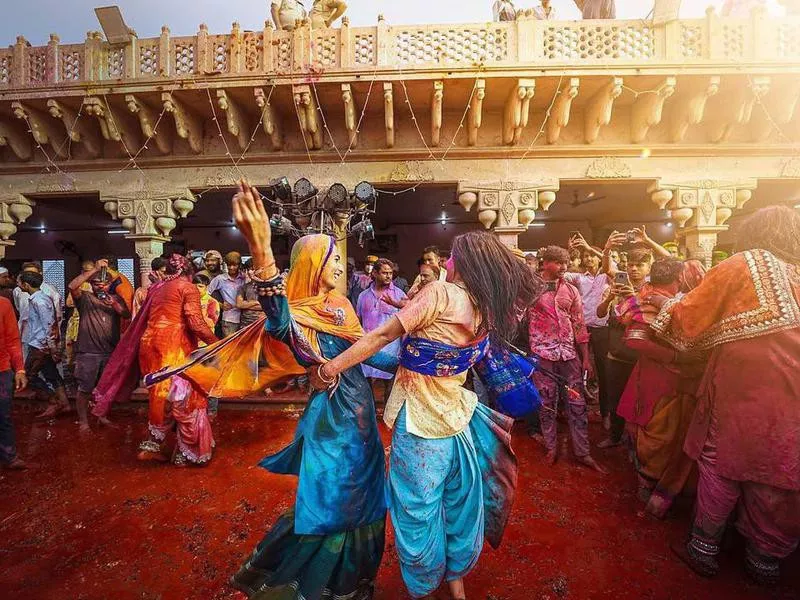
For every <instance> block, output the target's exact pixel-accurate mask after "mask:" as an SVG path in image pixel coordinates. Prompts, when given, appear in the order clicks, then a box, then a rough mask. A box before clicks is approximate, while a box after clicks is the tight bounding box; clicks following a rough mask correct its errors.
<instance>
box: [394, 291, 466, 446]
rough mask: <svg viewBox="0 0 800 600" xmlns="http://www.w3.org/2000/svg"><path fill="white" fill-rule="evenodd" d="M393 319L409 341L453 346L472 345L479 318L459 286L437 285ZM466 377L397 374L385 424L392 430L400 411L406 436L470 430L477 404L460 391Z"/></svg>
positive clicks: (439, 435)
mask: <svg viewBox="0 0 800 600" xmlns="http://www.w3.org/2000/svg"><path fill="white" fill-rule="evenodd" d="M396 316H397V318H398V319H399V320H400V323H401V324H402V326H403V329H404V330H405V331H406V333H407V334H408V335H409V337H421V338H425V339H428V340H432V341H437V342H442V343H444V344H448V345H451V346H466V345H468V344H471V343H473V342H474V341H475V336H476V332H477V329H478V326H479V324H480V315H479V313H478V311H477V310H476V308H475V305H474V304H473V303H472V300H470V297H469V294H467V291H466V290H465V289H464V288H463V287H462V286H460V285H458V284H453V283H446V282H439V281H435V282H433V283H430V284H428V285H426V286H425V287H424V288H422V291H420V293H419V294H417V296H416V297H415V298H414V299H413V300H411V301H410V302H409V303H408V304H407V305H406V306H405V308H403V309H402V310H401V311H400V312H399V313H397V315H396ZM466 379H467V373H466V372H464V373H461V374H459V375H455V376H452V377H434V376H431V375H422V374H420V373H415V372H413V371H409V370H408V369H405V368H403V367H402V366H401V367H400V368H399V369H398V370H397V377H396V379H395V384H394V387H393V388H392V393H391V394H390V395H389V399H388V401H387V402H386V409H385V410H384V413H383V420H384V422H385V423H386V425H388V426H389V427H392V426H394V422H395V420H396V419H397V415H398V414H399V412H400V409H401V408H403V405H405V407H406V428H407V430H408V432H409V433H412V434H414V435H416V436H419V437H422V438H428V439H436V438H445V437H450V436H453V435H456V434H457V433H460V432H461V431H463V430H464V429H466V427H467V425H469V421H470V419H471V418H472V413H473V412H474V411H475V407H476V406H477V404H478V397H477V396H476V395H475V393H474V392H471V391H469V390H466V389H464V387H463V386H464V382H465V381H466Z"/></svg>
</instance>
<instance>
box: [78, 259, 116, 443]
mask: <svg viewBox="0 0 800 600" xmlns="http://www.w3.org/2000/svg"><path fill="white" fill-rule="evenodd" d="M87 283H88V284H89V285H90V289H89V290H88V291H87V290H85V289H84V286H85V284H87ZM110 284H111V281H110V277H109V276H108V261H107V260H105V259H101V260H98V261H97V262H96V263H92V266H91V269H88V270H87V271H84V272H82V273H81V274H80V275H78V276H77V277H76V278H75V279H73V280H72V281H70V282H69V286H68V288H69V293H70V297H71V298H72V301H73V302H74V303H75V309H76V310H77V311H78V314H79V319H78V335H77V339H76V346H77V351H76V353H75V381H76V382H77V384H78V393H77V396H76V398H75V407H76V409H77V411H78V422H79V424H80V429H81V431H89V419H88V411H89V401H90V400H91V399H92V392H93V391H94V388H95V386H96V385H97V382H98V381H100V376H101V375H102V374H103V370H104V369H105V367H106V365H107V364H108V359H109V358H110V357H111V354H112V353H113V352H114V348H116V346H117V344H118V343H119V335H120V334H119V331H120V319H123V318H124V319H127V318H129V317H130V312H129V311H128V307H127V306H126V305H125V302H124V301H123V300H122V298H120V297H119V296H118V295H117V294H115V293H113V292H110V291H109V286H110Z"/></svg>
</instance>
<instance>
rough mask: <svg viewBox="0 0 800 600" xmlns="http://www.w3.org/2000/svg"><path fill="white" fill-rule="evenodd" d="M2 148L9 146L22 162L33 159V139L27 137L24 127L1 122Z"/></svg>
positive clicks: (9, 122) (0, 140)
mask: <svg viewBox="0 0 800 600" xmlns="http://www.w3.org/2000/svg"><path fill="white" fill-rule="evenodd" d="M0 146H8V147H9V148H11V151H12V152H13V153H14V155H15V156H16V157H17V158H19V159H20V160H30V159H31V158H33V146H32V145H31V139H30V137H28V136H27V135H25V131H24V130H23V128H22V126H20V125H18V124H17V123H12V122H11V121H3V120H0Z"/></svg>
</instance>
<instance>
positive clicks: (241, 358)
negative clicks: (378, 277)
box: [145, 234, 364, 398]
mask: <svg viewBox="0 0 800 600" xmlns="http://www.w3.org/2000/svg"><path fill="white" fill-rule="evenodd" d="M335 251H336V243H335V241H334V240H333V238H332V237H330V236H327V235H322V234H317V235H308V236H305V237H302V238H300V239H299V240H298V241H297V242H296V243H295V245H294V247H293V248H292V256H291V270H290V271H289V276H288V278H287V281H286V296H287V298H288V300H289V311H290V313H291V316H292V322H291V324H290V332H289V340H290V342H289V343H290V344H291V345H292V348H290V347H289V346H288V345H287V344H286V343H284V342H282V341H279V340H277V339H276V338H274V337H272V336H271V335H270V334H269V333H267V332H266V331H265V329H264V322H265V321H266V317H262V318H260V319H259V320H258V321H256V322H255V323H253V324H251V325H249V326H248V327H245V328H244V329H241V330H239V331H237V332H236V333H235V334H233V335H232V336H230V337H228V338H226V339H224V340H220V341H219V342H217V343H215V344H212V345H210V346H207V347H205V348H201V349H199V350H196V351H195V352H193V353H192V355H191V360H190V361H189V362H188V363H186V364H184V365H181V366H178V367H175V368H168V369H164V370H162V371H159V372H158V373H153V374H151V375H148V377H147V378H146V380H145V381H146V383H147V385H152V384H154V383H157V382H158V381H161V380H163V379H166V378H167V377H173V376H175V375H180V376H181V377H183V378H185V379H187V380H188V381H190V382H191V383H192V384H193V385H194V386H195V387H196V388H198V389H200V390H201V391H202V392H203V393H205V394H207V395H209V396H212V397H215V398H241V397H243V396H247V395H249V394H253V393H258V392H260V391H262V390H263V389H264V388H266V387H269V386H271V385H274V384H275V383H278V382H280V381H282V380H285V379H287V378H290V377H293V376H297V375H303V374H305V372H306V369H305V367H303V366H302V365H300V363H298V362H297V360H296V358H295V355H294V352H293V349H294V350H295V351H296V352H297V353H298V354H300V355H301V356H302V357H303V358H304V360H307V361H308V362H310V363H314V362H324V360H325V359H324V358H323V357H322V354H321V352H320V347H319V336H318V333H319V332H324V333H327V334H330V335H334V336H336V337H340V338H343V339H345V340H347V341H349V342H355V341H356V340H358V339H359V338H361V336H362V335H363V334H364V331H363V329H362V328H361V324H360V323H359V321H358V317H357V316H356V313H355V311H354V310H353V307H352V305H351V304H350V302H349V301H348V300H347V298H346V297H345V296H343V295H342V294H340V293H339V292H338V291H336V290H332V291H329V292H327V293H321V292H320V280H321V276H322V272H323V270H324V269H325V266H326V265H327V263H328V261H329V260H330V259H331V258H332V256H333V255H334V252H335Z"/></svg>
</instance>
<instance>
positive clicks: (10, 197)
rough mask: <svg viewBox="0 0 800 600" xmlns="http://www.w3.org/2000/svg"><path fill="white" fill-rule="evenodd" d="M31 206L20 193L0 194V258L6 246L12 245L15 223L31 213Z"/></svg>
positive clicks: (31, 203)
mask: <svg viewBox="0 0 800 600" xmlns="http://www.w3.org/2000/svg"><path fill="white" fill-rule="evenodd" d="M33 206H34V204H33V202H31V201H30V200H28V199H27V198H26V197H25V196H23V195H22V194H7V195H3V196H0V252H2V255H0V258H2V257H3V256H5V247H6V246H13V245H14V242H13V240H11V237H12V236H13V235H14V234H15V233H17V225H19V224H20V223H24V222H25V220H26V219H27V218H28V217H30V216H31V214H33Z"/></svg>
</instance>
